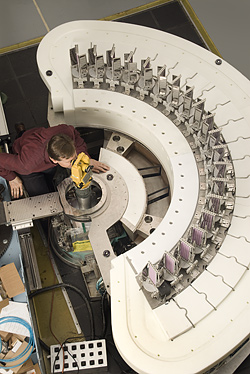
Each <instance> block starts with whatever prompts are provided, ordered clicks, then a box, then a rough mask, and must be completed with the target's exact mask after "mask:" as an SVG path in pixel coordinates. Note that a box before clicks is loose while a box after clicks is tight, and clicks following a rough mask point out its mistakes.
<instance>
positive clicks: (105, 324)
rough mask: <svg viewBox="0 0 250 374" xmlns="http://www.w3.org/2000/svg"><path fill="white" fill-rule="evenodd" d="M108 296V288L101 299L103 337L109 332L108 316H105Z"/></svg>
mask: <svg viewBox="0 0 250 374" xmlns="http://www.w3.org/2000/svg"><path fill="white" fill-rule="evenodd" d="M106 296H107V290H105V292H104V293H103V295H102V299H101V312H102V335H101V336H102V337H103V338H105V336H106V332H107V323H106V316H105V310H104V303H105V300H106Z"/></svg>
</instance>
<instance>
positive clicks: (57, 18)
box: [0, 0, 250, 79]
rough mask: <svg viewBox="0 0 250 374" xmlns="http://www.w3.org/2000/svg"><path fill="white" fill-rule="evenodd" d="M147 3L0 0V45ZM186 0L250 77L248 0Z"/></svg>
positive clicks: (232, 61)
mask: <svg viewBox="0 0 250 374" xmlns="http://www.w3.org/2000/svg"><path fill="white" fill-rule="evenodd" d="M149 3H151V1H149V0H126V1H124V0H123V1H122V0H9V1H6V0H0V9H1V12H0V48H4V47H9V46H12V45H15V44H18V43H22V42H26V41H29V40H31V39H35V38H38V37H41V36H43V35H45V34H46V33H47V32H48V31H49V30H51V29H53V28H54V27H56V26H58V25H60V24H62V23H65V22H69V21H72V20H78V19H100V18H104V17H108V16H111V15H113V14H117V13H119V12H124V11H127V10H129V9H131V8H135V7H139V6H142V5H145V4H149ZM154 3H159V1H155V2H154ZM189 3H190V5H191V6H192V7H193V9H194V11H195V13H196V15H197V16H198V18H199V19H200V21H201V23H202V24H203V26H204V27H205V29H206V31H207V33H208V35H209V36H210V37H211V39H212V40H213V42H214V44H215V45H216V47H217V48H218V50H219V52H220V54H221V55H222V57H223V58H224V59H225V60H226V61H227V62H229V63H230V64H231V65H233V66H234V67H235V68H236V69H237V70H239V71H240V72H241V73H242V74H243V75H245V76H246V77H247V78H248V79H250V51H249V48H248V44H249V41H248V38H249V35H250V23H249V14H250V1H249V0H237V1H235V0H189Z"/></svg>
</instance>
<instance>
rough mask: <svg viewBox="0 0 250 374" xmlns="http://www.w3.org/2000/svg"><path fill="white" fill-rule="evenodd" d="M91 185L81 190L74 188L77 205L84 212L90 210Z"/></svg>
mask: <svg viewBox="0 0 250 374" xmlns="http://www.w3.org/2000/svg"><path fill="white" fill-rule="evenodd" d="M90 193H91V184H90V185H89V186H88V187H86V188H83V189H81V190H80V189H79V188H76V197H77V200H78V203H79V209H81V210H85V209H89V208H91V196H90V195H91V194H90Z"/></svg>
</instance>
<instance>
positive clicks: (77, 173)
mask: <svg viewBox="0 0 250 374" xmlns="http://www.w3.org/2000/svg"><path fill="white" fill-rule="evenodd" d="M71 165H72V167H71V179H72V180H73V182H74V183H75V185H76V187H77V188H79V189H84V188H87V187H88V186H89V185H90V183H91V181H92V168H93V167H92V166H91V165H90V164H89V157H88V156H87V155H86V154H85V153H83V152H81V153H79V155H78V156H77V159H76V160H73V161H72V163H71Z"/></svg>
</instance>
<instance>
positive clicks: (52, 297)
mask: <svg viewBox="0 0 250 374" xmlns="http://www.w3.org/2000/svg"><path fill="white" fill-rule="evenodd" d="M49 245H50V218H49V219H48V251H49V249H50V248H49ZM49 259H50V262H51V266H52V269H53V272H54V283H55V280H56V272H55V269H54V266H53V264H52V261H51V258H50V256H49ZM54 295H55V289H54V290H52V295H51V305H50V316H49V329H50V332H51V334H52V336H53V337H54V339H55V340H56V341H57V342H58V344H59V345H60V346H61V348H62V350H63V367H62V373H64V349H63V346H62V345H61V342H60V341H59V339H58V338H57V337H56V335H55V334H54V332H53V329H52V312H53V306H54Z"/></svg>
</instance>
